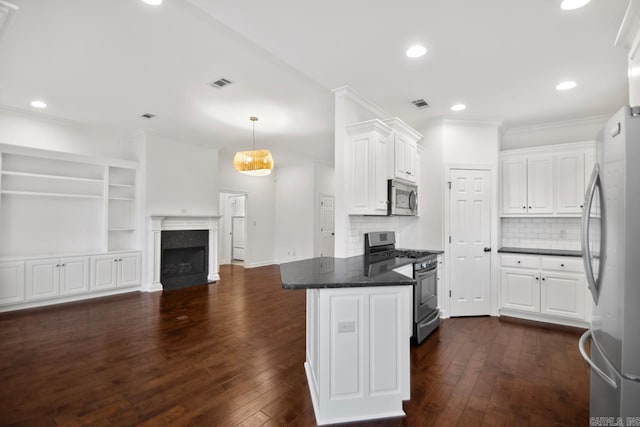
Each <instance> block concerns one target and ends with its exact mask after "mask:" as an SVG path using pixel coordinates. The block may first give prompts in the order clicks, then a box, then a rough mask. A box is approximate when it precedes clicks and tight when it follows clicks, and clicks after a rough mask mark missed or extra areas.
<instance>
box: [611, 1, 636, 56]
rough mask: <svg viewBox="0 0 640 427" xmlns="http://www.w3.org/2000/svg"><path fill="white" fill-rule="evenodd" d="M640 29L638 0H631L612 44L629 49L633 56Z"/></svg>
mask: <svg viewBox="0 0 640 427" xmlns="http://www.w3.org/2000/svg"><path fill="white" fill-rule="evenodd" d="M639 30H640V0H631V1H630V2H629V6H628V7H627V11H626V12H625V14H624V18H622V23H621V24H620V29H619V30H618V35H617V36H616V40H615V42H614V44H615V45H616V46H620V47H622V48H625V49H627V50H629V51H630V54H629V56H631V57H634V56H635V54H636V52H637V50H638V44H639V39H638V31H639Z"/></svg>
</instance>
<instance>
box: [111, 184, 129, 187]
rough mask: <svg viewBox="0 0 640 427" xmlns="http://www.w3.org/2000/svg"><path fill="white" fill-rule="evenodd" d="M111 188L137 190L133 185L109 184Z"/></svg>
mask: <svg viewBox="0 0 640 427" xmlns="http://www.w3.org/2000/svg"><path fill="white" fill-rule="evenodd" d="M109 187H122V188H136V186H135V185H133V184H109Z"/></svg>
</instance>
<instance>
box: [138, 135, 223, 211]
mask: <svg viewBox="0 0 640 427" xmlns="http://www.w3.org/2000/svg"><path fill="white" fill-rule="evenodd" d="M145 180H146V200H145V210H146V213H147V215H157V214H177V215H185V214H193V215H217V214H218V202H219V200H218V189H219V187H218V150H217V149H214V148H207V147H202V146H199V145H193V144H189V143H184V142H179V141H174V140H171V139H169V138H165V137H162V136H159V135H155V134H153V133H151V134H148V135H147V141H146V177H145Z"/></svg>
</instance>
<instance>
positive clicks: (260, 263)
mask: <svg viewBox="0 0 640 427" xmlns="http://www.w3.org/2000/svg"><path fill="white" fill-rule="evenodd" d="M273 264H276V263H275V262H274V261H258V262H252V263H248V262H245V263H244V268H256V267H264V266H265V265H273Z"/></svg>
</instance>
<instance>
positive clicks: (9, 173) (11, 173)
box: [2, 170, 104, 183]
mask: <svg viewBox="0 0 640 427" xmlns="http://www.w3.org/2000/svg"><path fill="white" fill-rule="evenodd" d="M2 175H6V176H22V177H29V178H43V179H62V180H66V181H84V182H99V183H103V182H104V180H102V179H97V178H78V177H76V176H64V175H50V174H44V173H32V172H18V171H8V170H4V171H2Z"/></svg>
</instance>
